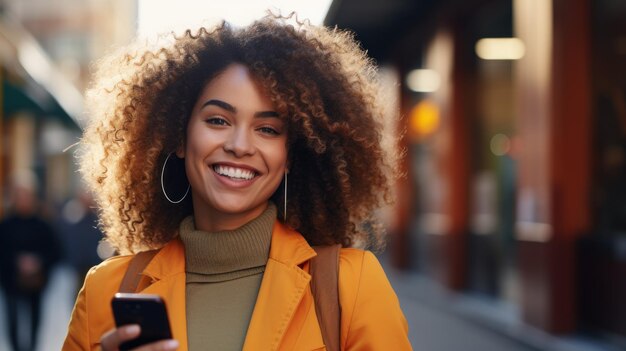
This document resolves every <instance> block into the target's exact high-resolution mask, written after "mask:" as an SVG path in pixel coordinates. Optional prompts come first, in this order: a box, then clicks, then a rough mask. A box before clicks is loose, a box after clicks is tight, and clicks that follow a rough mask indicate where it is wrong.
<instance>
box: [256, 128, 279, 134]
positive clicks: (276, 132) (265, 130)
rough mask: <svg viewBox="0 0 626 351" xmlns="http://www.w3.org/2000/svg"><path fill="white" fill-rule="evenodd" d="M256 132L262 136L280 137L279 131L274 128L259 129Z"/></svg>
mask: <svg viewBox="0 0 626 351" xmlns="http://www.w3.org/2000/svg"><path fill="white" fill-rule="evenodd" d="M258 130H259V131H260V132H261V133H263V134H269V135H280V131H278V130H277V129H276V128H274V127H261V128H259V129H258Z"/></svg>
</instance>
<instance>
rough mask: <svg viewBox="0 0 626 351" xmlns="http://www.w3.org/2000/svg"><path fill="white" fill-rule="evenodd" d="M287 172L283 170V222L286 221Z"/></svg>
mask: <svg viewBox="0 0 626 351" xmlns="http://www.w3.org/2000/svg"><path fill="white" fill-rule="evenodd" d="M287 173H288V172H285V202H284V204H283V222H285V223H286V222H287Z"/></svg>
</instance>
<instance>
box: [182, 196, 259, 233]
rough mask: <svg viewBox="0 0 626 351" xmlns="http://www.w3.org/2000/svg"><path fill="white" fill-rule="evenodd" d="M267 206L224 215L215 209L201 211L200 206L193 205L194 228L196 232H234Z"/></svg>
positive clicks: (224, 213)
mask: <svg viewBox="0 0 626 351" xmlns="http://www.w3.org/2000/svg"><path fill="white" fill-rule="evenodd" d="M267 206H268V203H267V202H266V203H265V204H263V206H258V207H256V208H254V209H252V210H250V211H246V212H242V213H226V212H221V211H217V210H215V209H210V210H206V209H204V210H203V209H202V208H201V206H196V204H195V203H194V210H193V216H194V222H195V227H196V229H197V230H202V231H205V232H209V233H211V232H220V231H225V230H235V229H237V228H240V227H241V226H243V225H244V224H246V223H248V222H250V221H251V220H253V219H255V218H257V217H258V216H260V215H261V214H262V213H263V211H265V209H267Z"/></svg>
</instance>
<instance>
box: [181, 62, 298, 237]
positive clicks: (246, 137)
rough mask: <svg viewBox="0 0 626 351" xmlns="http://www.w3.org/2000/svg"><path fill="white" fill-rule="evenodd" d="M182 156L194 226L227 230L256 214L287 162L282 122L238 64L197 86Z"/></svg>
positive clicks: (265, 205)
mask: <svg viewBox="0 0 626 351" xmlns="http://www.w3.org/2000/svg"><path fill="white" fill-rule="evenodd" d="M177 155H178V156H179V157H185V170H186V172H187V178H188V179H189V183H190V184H191V193H192V199H193V208H194V217H195V222H196V223H195V224H196V228H198V229H200V230H205V231H217V230H232V229H236V228H238V227H240V226H242V225H244V224H245V223H247V222H249V221H250V220H252V219H254V218H256V217H257V216H259V215H260V214H261V213H262V212H263V211H264V210H265V209H266V207H267V204H268V201H269V198H270V197H271V196H272V194H273V193H274V191H276V189H277V188H278V186H279V185H280V182H281V180H282V179H283V175H284V173H285V170H286V164H287V126H286V123H285V122H284V121H283V120H281V119H280V118H279V116H278V114H277V113H276V111H275V109H274V107H273V106H272V103H271V100H270V99H269V96H268V95H267V94H266V93H265V92H264V91H262V90H261V89H260V87H259V86H258V85H257V84H256V83H255V82H254V80H253V78H252V76H251V74H250V72H249V71H248V69H247V68H246V67H245V66H243V65H241V64H232V65H230V66H228V67H227V68H226V69H225V70H224V71H223V72H222V73H221V74H219V75H218V76H217V77H215V78H214V79H213V80H211V81H210V82H209V83H208V84H207V85H206V86H205V87H204V89H203V90H202V92H201V93H200V96H199V98H198V100H197V101H196V104H195V106H194V108H193V111H192V113H191V117H190V119H189V124H188V125H187V141H186V144H185V146H184V149H181V150H179V151H178V152H177Z"/></svg>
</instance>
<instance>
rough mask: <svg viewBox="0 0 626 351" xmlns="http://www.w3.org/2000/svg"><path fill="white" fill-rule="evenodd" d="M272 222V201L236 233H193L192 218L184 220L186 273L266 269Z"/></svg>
mask: <svg viewBox="0 0 626 351" xmlns="http://www.w3.org/2000/svg"><path fill="white" fill-rule="evenodd" d="M275 220H276V206H275V205H274V204H273V203H271V202H270V203H269V205H268V206H267V209H266V210H265V211H264V212H263V213H262V214H261V215H260V216H258V217H257V218H255V219H253V220H252V221H250V222H248V223H246V224H245V225H243V226H242V227H240V228H237V229H235V230H226V231H219V232H205V231H201V230H196V228H195V224H194V219H193V216H189V217H187V218H185V219H184V220H183V221H182V222H181V224H180V239H181V241H182V242H183V245H184V246H185V263H186V268H185V271H187V273H194V274H202V275H221V274H228V273H231V272H242V271H245V270H249V269H251V268H257V267H263V266H265V264H266V262H267V259H268V257H269V251H270V243H271V239H272V228H273V225H274V221H275Z"/></svg>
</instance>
